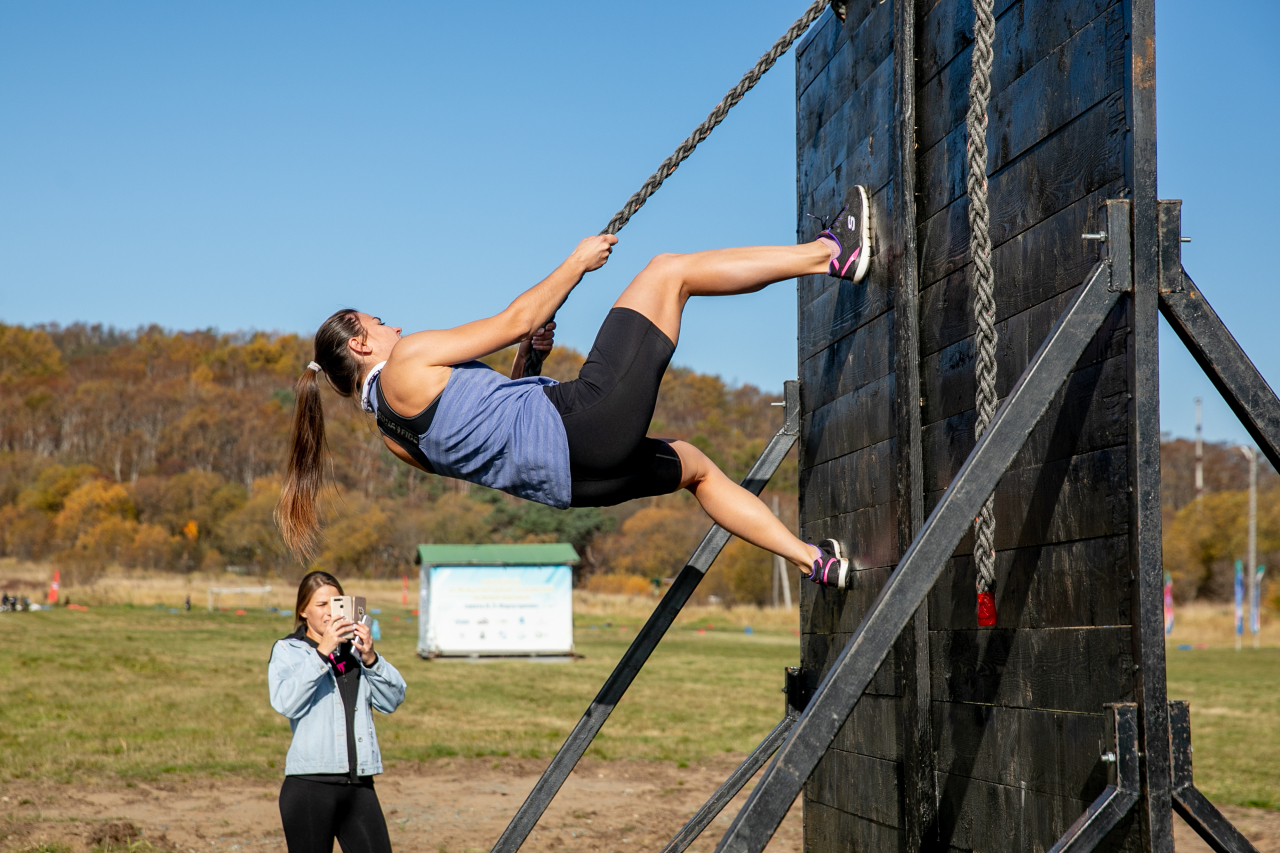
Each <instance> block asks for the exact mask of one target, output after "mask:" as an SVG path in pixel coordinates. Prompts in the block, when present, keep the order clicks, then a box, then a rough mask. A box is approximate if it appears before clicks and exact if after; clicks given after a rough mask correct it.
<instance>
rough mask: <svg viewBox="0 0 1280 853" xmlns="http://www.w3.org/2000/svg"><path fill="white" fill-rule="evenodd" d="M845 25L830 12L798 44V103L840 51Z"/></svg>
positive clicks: (825, 13) (824, 14) (819, 19)
mask: <svg viewBox="0 0 1280 853" xmlns="http://www.w3.org/2000/svg"><path fill="white" fill-rule="evenodd" d="M843 30H844V23H843V22H842V21H841V20H840V19H839V18H837V17H836V16H835V14H834V13H833V12H832V11H831V10H830V9H827V11H825V12H823V13H822V17H820V18H818V20H817V21H815V22H814V25H813V26H811V27H810V28H809V31H808V32H806V33H805V34H804V35H802V36H801V37H800V40H799V41H798V42H796V101H797V102H799V100H800V96H801V95H803V94H804V91H805V90H806V89H808V88H809V86H810V85H812V83H813V81H814V80H816V79H818V75H819V74H821V73H822V69H824V68H826V67H827V63H829V62H830V61H831V57H832V56H833V55H835V52H836V51H837V50H839V49H840V44H841V40H840V36H841V33H842V31H843Z"/></svg>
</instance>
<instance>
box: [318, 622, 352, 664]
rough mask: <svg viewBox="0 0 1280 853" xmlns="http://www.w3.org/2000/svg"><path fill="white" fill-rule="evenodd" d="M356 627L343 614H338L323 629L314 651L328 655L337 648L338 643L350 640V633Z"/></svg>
mask: <svg viewBox="0 0 1280 853" xmlns="http://www.w3.org/2000/svg"><path fill="white" fill-rule="evenodd" d="M353 630H356V631H357V633H358V628H357V627H356V626H355V625H354V624H353V623H352V622H351V620H350V619H348V618H347V617H345V616H339V617H338V618H337V619H334V620H332V621H330V622H329V624H328V626H327V627H326V628H325V629H324V634H322V635H321V636H320V644H319V645H318V646H316V651H318V652H320V654H322V655H324V656H325V657H328V656H329V655H331V654H333V653H334V652H335V651H337V649H338V645H339V644H340V643H346V642H349V641H350V637H351V633H352V631H353Z"/></svg>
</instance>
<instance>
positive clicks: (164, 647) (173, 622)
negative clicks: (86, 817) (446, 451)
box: [0, 600, 798, 782]
mask: <svg viewBox="0 0 1280 853" xmlns="http://www.w3.org/2000/svg"><path fill="white" fill-rule="evenodd" d="M648 606H650V605H649V604H648V603H647V602H643V603H639V604H638V605H637V604H631V603H628V602H626V601H625V600H621V601H619V602H617V606H616V607H612V608H605V609H602V608H600V607H598V606H597V607H593V606H591V602H590V601H589V600H588V601H582V602H580V603H579V606H578V608H577V614H576V617H575V618H576V622H577V626H576V627H577V630H576V644H577V650H578V653H579V654H581V655H583V659H582V660H578V661H575V662H573V663H542V664H531V663H528V662H506V661H503V662H492V663H469V662H465V661H433V662H426V661H423V660H420V659H419V658H418V657H417V656H416V655H415V653H414V647H415V642H416V629H417V625H416V623H413V622H409V621H407V620H406V618H405V617H406V616H407V610H406V609H404V608H401V607H399V606H397V608H396V613H392V612H391V611H390V610H389V609H384V610H383V613H382V615H381V617H380V621H381V624H382V628H383V640H382V642H381V643H380V644H379V650H380V651H381V652H382V653H384V654H385V655H386V656H387V659H388V660H390V661H391V662H392V663H394V664H395V665H396V666H397V668H398V669H400V671H401V672H402V673H403V674H404V676H405V679H406V680H407V681H408V684H409V693H408V696H409V698H408V700H407V701H406V703H405V705H404V706H402V708H401V709H400V711H398V712H397V713H396V714H394V715H392V716H389V717H380V718H379V720H378V730H379V740H380V741H381V743H382V747H383V755H384V759H386V760H389V761H391V762H398V761H414V760H417V759H425V758H432V757H438V756H446V755H458V754H461V755H490V754H492V755H503V756H505V755H515V756H526V757H547V756H549V755H550V754H551V753H553V752H554V751H555V749H556V748H557V747H558V746H559V745H560V743H561V741H562V740H563V739H564V737H565V735H567V734H568V732H569V729H570V728H571V727H572V726H573V724H574V723H575V722H576V721H577V719H578V717H579V716H580V715H581V713H582V711H583V710H584V708H585V707H586V704H587V702H588V701H589V700H590V699H591V697H592V696H593V695H594V694H595V691H596V690H597V689H598V688H599V686H600V684H601V683H603V681H604V679H605V677H606V676H607V675H608V673H609V671H610V669H611V668H612V665H613V663H614V662H615V661H616V660H617V659H618V658H619V657H620V656H621V654H622V652H623V650H624V649H625V648H626V646H627V644H628V643H629V642H630V640H631V639H632V637H633V636H634V634H635V631H636V629H637V628H638V627H639V625H640V624H641V622H642V617H643V614H644V613H645V611H646V610H647V608H648ZM606 610H608V611H612V612H605V611H606ZM397 614H402V615H401V616H400V619H399V621H397V619H396V615H397ZM744 615H751V612H750V611H748V612H746V613H745V614H744V613H741V612H729V613H726V612H725V611H723V610H719V611H716V610H709V609H708V611H707V612H699V611H695V612H693V613H689V614H687V615H686V616H685V617H683V619H682V621H681V622H680V623H678V624H677V625H676V626H675V627H674V628H673V629H672V630H671V632H670V633H669V634H668V637H667V639H666V640H665V641H664V642H663V644H662V645H661V647H660V648H659V650H658V651H657V653H656V654H655V655H654V657H653V659H652V661H651V663H650V665H649V666H648V667H646V668H645V670H644V672H643V673H642V674H641V675H640V676H639V677H638V678H637V679H636V682H635V684H634V685H633V687H632V689H631V691H630V693H629V694H628V696H627V700H626V701H625V702H624V703H623V704H622V705H621V706H620V707H619V708H618V710H617V711H616V712H615V713H614V714H613V716H612V718H611V719H610V720H609V722H608V724H607V725H606V726H605V727H604V730H603V731H602V732H601V734H600V736H599V738H597V740H596V743H595V745H594V746H593V747H592V754H594V755H596V756H598V757H601V758H661V759H674V760H677V761H688V760H694V759H698V758H701V757H703V756H706V755H708V754H710V753H714V752H720V751H734V750H749V749H750V748H752V747H753V746H754V745H755V743H756V742H757V741H758V740H759V739H760V737H762V736H763V735H764V733H765V732H766V731H768V730H769V729H770V728H771V727H772V726H773V725H774V724H775V723H777V721H778V720H779V719H780V718H781V716H782V713H783V696H782V693H781V692H780V688H781V685H782V681H783V677H782V676H783V673H782V670H783V667H784V666H787V665H795V664H796V663H797V661H798V643H797V639H796V637H795V635H794V634H793V633H792V631H790V630H787V629H786V628H784V627H782V626H783V625H790V624H791V622H792V621H793V620H794V619H795V615H794V612H793V613H792V615H791V617H790V619H787V618H786V617H785V615H783V614H780V613H779V614H772V613H768V612H762V611H754V615H757V616H759V617H761V618H763V619H765V620H766V622H765V623H761V622H760V621H759V620H755V621H756V622H757V624H756V625H753V631H754V633H752V634H746V633H744V631H743V629H742V624H741V623H742V621H743V616H744ZM770 617H772V619H770ZM695 620H696V621H695ZM768 621H773V622H774V623H775V624H774V625H773V626H772V627H770V626H769V625H768V624H767V622H768ZM0 626H2V627H0V636H3V637H4V638H5V639H6V644H7V645H8V653H7V654H5V655H3V656H0V684H3V685H4V692H3V694H0V773H3V774H4V775H5V776H8V777H32V776H37V777H45V778H50V779H54V780H58V781H63V782H72V781H76V780H80V779H86V778H94V777H97V778H122V779H125V780H154V779H157V778H161V777H164V776H166V775H168V774H179V775H182V776H192V775H206V774H241V775H248V776H258V777H263V778H266V777H275V776H277V775H278V774H279V772H280V769H279V768H280V764H281V763H282V761H283V756H284V752H285V750H286V748H287V747H288V742H289V726H288V724H287V722H286V721H285V720H284V718H282V717H280V716H279V715H277V714H276V713H275V712H274V711H273V710H272V709H271V708H270V706H269V705H268V704H267V687H266V663H267V658H268V656H269V654H270V649H271V644H272V642H273V641H274V640H275V639H277V638H279V637H281V636H282V635H284V634H286V633H287V632H288V631H289V630H291V628H292V620H291V619H290V618H287V617H281V616H278V615H271V614H266V613H262V612H252V611H251V612H249V613H248V614H246V615H244V616H236V615H234V614H231V613H212V614H210V613H206V612H204V611H201V610H198V609H197V610H193V611H192V612H190V613H185V612H179V613H170V612H169V610H168V609H167V608H165V609H157V608H155V607H138V606H133V607H130V606H127V605H124V606H121V605H116V606H97V607H91V608H90V609H89V610H88V611H85V612H77V611H68V610H65V609H58V610H53V611H42V612H38V613H19V614H3V617H0ZM699 628H700V629H702V633H699V631H698V629H699Z"/></svg>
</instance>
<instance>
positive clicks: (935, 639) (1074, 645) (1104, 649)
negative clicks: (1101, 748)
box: [929, 627, 1133, 749]
mask: <svg viewBox="0 0 1280 853" xmlns="http://www.w3.org/2000/svg"><path fill="white" fill-rule="evenodd" d="M1130 631H1131V629H1130V628H1128V627H1116V628H1062V629H1046V630H1013V629H1006V628H992V629H981V630H974V631H930V632H929V640H930V650H931V652H932V660H933V667H932V670H933V681H932V685H931V686H932V690H933V698H934V701H941V702H974V703H980V704H983V705H1001V706H1003V707H1008V708H1039V709H1043V710H1055V711H1073V712H1076V713H1081V714H1097V713H1101V711H1102V706H1103V705H1104V704H1105V703H1107V702H1132V701H1133V679H1132V677H1131V674H1132V672H1133V647H1132V644H1131V640H1130ZM1088 748H1089V749H1093V748H1094V746H1093V744H1090V745H1089V746H1088Z"/></svg>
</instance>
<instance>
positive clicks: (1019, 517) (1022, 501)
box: [925, 447, 1129, 555]
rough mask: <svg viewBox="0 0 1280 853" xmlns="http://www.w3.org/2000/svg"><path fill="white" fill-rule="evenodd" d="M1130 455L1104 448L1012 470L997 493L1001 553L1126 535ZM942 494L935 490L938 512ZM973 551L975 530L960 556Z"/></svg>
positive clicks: (930, 500) (930, 499)
mask: <svg viewBox="0 0 1280 853" xmlns="http://www.w3.org/2000/svg"><path fill="white" fill-rule="evenodd" d="M1126 457H1127V454H1126V451H1125V448H1124V447H1117V448H1111V449H1107V450H1099V451H1096V452H1094V453H1087V454H1084V455H1081V456H1073V457H1072V458H1071V459H1063V460H1059V461H1057V462H1050V463H1048V464H1046V465H1039V466H1035V467H1031V468H1021V469H1019V470H1016V471H1010V472H1009V473H1007V474H1005V475H1004V477H1002V478H1001V480H1000V484H999V485H998V486H996V490H995V493H994V494H995V508H996V549H997V550H998V551H1003V550H1007V549H1010V548H1025V547H1029V546H1032V545H1049V544H1053V543H1057V542H1070V541H1072V540H1075V539H1090V538H1093V537H1097V536H1114V535H1117V534H1121V533H1126V532H1127V531H1128V528H1129V518H1128V483H1129V476H1128V471H1127V464H1128V462H1127V458H1126ZM942 494H943V493H942V492H930V493H929V494H928V495H927V496H926V504H925V505H926V506H927V507H929V508H932V507H933V506H934V505H935V504H937V502H938V501H939V500H940V499H941V498H942ZM972 550H973V531H972V530H970V531H969V532H968V533H966V534H965V537H964V538H963V539H961V540H960V544H959V545H957V546H956V550H955V553H956V554H957V555H961V554H969V553H972Z"/></svg>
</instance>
